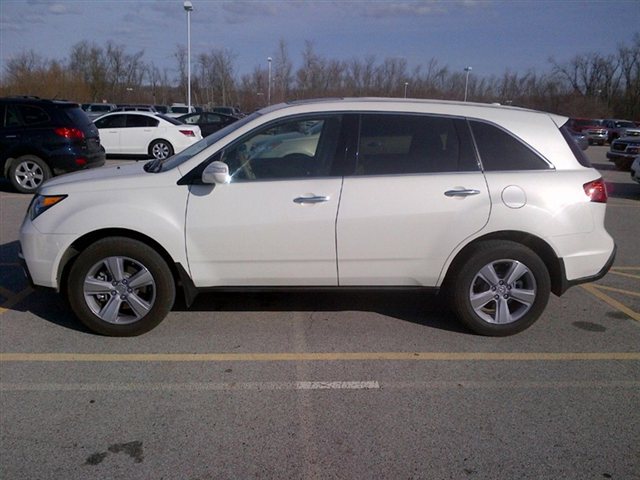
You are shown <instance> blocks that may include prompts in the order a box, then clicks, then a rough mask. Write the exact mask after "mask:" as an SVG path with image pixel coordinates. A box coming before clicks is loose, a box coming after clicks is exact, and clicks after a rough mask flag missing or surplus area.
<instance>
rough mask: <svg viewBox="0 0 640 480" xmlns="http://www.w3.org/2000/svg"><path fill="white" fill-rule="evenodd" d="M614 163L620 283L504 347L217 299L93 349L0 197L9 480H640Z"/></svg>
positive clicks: (630, 304) (635, 225)
mask: <svg viewBox="0 0 640 480" xmlns="http://www.w3.org/2000/svg"><path fill="white" fill-rule="evenodd" d="M605 152H606V148H604V147H591V148H589V150H588V151H587V153H588V155H589V156H590V157H591V158H592V161H594V164H595V166H596V167H597V168H598V169H599V170H600V171H601V172H602V174H603V176H604V178H605V180H606V181H607V182H608V186H609V190H610V194H611V197H610V199H609V203H608V211H607V219H606V223H607V228H608V230H609V232H610V233H611V234H612V235H613V236H614V238H615V240H616V242H617V245H618V256H617V258H616V262H615V265H614V267H613V269H612V271H611V272H610V273H609V274H608V275H607V276H606V277H604V278H603V279H602V280H600V281H598V282H596V283H594V284H590V285H587V286H585V287H581V286H579V287H574V288H572V289H570V290H569V291H568V292H567V293H566V294H565V295H564V296H562V297H561V298H557V297H553V296H552V298H551V300H550V303H549V306H548V308H547V310H546V312H545V313H544V315H543V316H542V318H541V319H540V320H539V321H538V322H537V323H536V324H535V325H534V326H533V327H531V328H530V329H529V330H527V331H525V332H522V333H520V334H518V335H516V336H513V337H508V338H500V339H496V338H484V337H480V336H476V335H472V334H471V333H469V332H468V331H466V330H465V329H464V328H462V327H461V326H460V325H459V324H458V323H457V322H456V321H455V319H454V318H453V317H452V315H451V313H450V312H449V311H448V310H447V309H446V307H445V305H444V303H443V302H442V301H441V300H440V299H438V298H436V297H425V296H422V295H417V294H415V293H406V294H399V293H386V294H375V295H372V294H367V293H358V294H346V293H338V294H336V293H322V294H310V293H304V294H288V295H287V294H251V295H247V294H214V295H209V296H206V297H200V298H199V299H198V300H197V301H196V304H195V305H194V306H193V307H192V308H191V309H190V310H186V309H185V308H184V307H181V306H180V305H177V306H176V308H175V310H174V311H173V312H172V313H171V314H170V315H169V316H168V318H167V319H166V320H165V321H164V322H163V323H162V324H160V326H159V327H157V328H156V329H155V330H153V331H151V332H149V333H148V334H146V335H144V336H141V337H137V338H130V339H114V338H105V337H100V336H97V335H93V334H91V333H89V332H87V331H86V330H85V329H83V327H82V326H80V325H79V324H78V323H77V322H76V320H74V318H73V316H72V314H71V313H70V311H69V309H68V308H67V307H66V306H65V303H64V302H63V301H62V299H60V298H59V297H58V296H57V295H56V294H55V293H51V292H42V291H32V290H31V289H30V288H29V287H28V285H27V283H26V281H25V280H24V278H23V277H22V274H21V272H20V268H19V266H18V265H17V263H16V258H15V254H16V252H17V248H18V245H17V239H18V229H19V225H20V222H21V219H22V216H23V215H24V212H25V210H26V208H27V204H28V202H29V200H30V198H29V197H28V196H24V195H19V194H15V193H11V192H10V190H9V188H8V186H7V184H6V183H3V184H0V220H1V223H0V225H1V230H0V267H1V268H0V272H1V273H0V478H2V479H3V480H4V479H7V480H8V479H27V478H28V479H50V478H55V479H58V478H64V479H69V480H71V479H91V478H110V479H119V478H122V479H162V478H164V479H189V480H196V479H198V480H201V479H248V478H263V479H269V478H278V479H284V478H286V479H329V478H340V479H372V478H375V479H497V478H504V479H558V478H562V479H581V480H582V479H605V478H614V479H624V480H627V479H639V478H640V441H639V440H638V439H639V438H640V248H639V243H638V238H640V185H638V184H636V183H634V182H632V181H631V180H630V178H629V174H628V172H619V171H616V170H615V169H614V168H612V166H610V165H609V164H608V163H607V162H606V158H605ZM110 162H111V161H110Z"/></svg>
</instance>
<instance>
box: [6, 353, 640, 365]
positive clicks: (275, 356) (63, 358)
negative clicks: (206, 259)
mask: <svg viewBox="0 0 640 480" xmlns="http://www.w3.org/2000/svg"><path fill="white" fill-rule="evenodd" d="M625 360H626V361H639V360H640V352H502V353H498V352H331V353H324V352H318V353H310V352H299V353H295V352H290V353H120V354H118V353H0V362H47V363H58V362H93V363H109V362H315V361H320V362H331V361H427V362H471V361H489V362H496V361H498V362H499V361H511V362H513V361H516V362H540V361H558V362H562V361H625Z"/></svg>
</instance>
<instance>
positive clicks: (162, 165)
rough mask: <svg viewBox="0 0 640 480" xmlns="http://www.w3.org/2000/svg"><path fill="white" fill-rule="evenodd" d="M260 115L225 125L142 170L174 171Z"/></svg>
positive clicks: (156, 171)
mask: <svg viewBox="0 0 640 480" xmlns="http://www.w3.org/2000/svg"><path fill="white" fill-rule="evenodd" d="M260 115H261V114H260V113H258V112H256V113H253V114H251V115H249V116H248V117H244V118H243V119H241V120H238V121H237V122H234V123H232V124H230V125H227V126H226V127H224V128H222V129H220V130H218V131H217V132H214V133H212V134H211V135H208V136H206V137H204V138H203V139H202V140H200V141H199V142H197V143H194V144H193V145H191V146H190V147H189V148H187V149H185V150H183V151H182V152H180V153H178V154H176V155H174V156H173V157H169V158H167V159H166V160H152V161H151V162H148V163H147V164H145V166H144V169H145V170H146V171H147V172H152V173H158V172H166V171H167V170H171V169H174V168H176V167H177V166H178V165H182V164H183V163H184V162H186V161H187V160H189V159H190V158H191V157H193V156H194V155H197V154H198V153H200V152H202V151H203V150H204V149H205V148H208V147H210V146H211V145H213V144H214V143H216V142H217V141H218V140H220V139H222V138H224V137H225V136H227V135H229V134H230V133H231V132H233V131H235V130H237V129H238V128H240V127H242V126H243V125H246V124H247V123H249V122H251V121H252V120H254V119H256V118H258V117H259V116H260Z"/></svg>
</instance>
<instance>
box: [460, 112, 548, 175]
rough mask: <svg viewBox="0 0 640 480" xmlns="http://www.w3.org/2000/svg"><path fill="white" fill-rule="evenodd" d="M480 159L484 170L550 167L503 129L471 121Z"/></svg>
mask: <svg viewBox="0 0 640 480" xmlns="http://www.w3.org/2000/svg"><path fill="white" fill-rule="evenodd" d="M469 123H470V124H471V130H472V131H473V137H474V139H475V141H476V145H477V147H478V152H479V154H480V161H481V162H482V166H483V168H484V169H485V170H486V171H501V170H502V171H503V170H547V169H549V168H551V167H550V166H549V164H548V163H547V162H545V161H544V160H543V159H542V158H541V157H540V156H539V155H538V154H537V153H535V152H534V151H533V150H531V149H530V148H529V147H528V146H526V145H525V144H524V143H522V142H521V141H520V140H518V139H516V138H515V137H513V136H511V135H510V134H508V133H507V132H505V131H504V130H501V129H499V128H498V127H495V126H493V125H489V124H488V123H483V122H476V121H471V122H469Z"/></svg>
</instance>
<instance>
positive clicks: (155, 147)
mask: <svg viewBox="0 0 640 480" xmlns="http://www.w3.org/2000/svg"><path fill="white" fill-rule="evenodd" d="M149 155H151V156H152V157H153V158H155V159H157V160H164V159H165V158H169V157H170V156H171V155H173V147H172V146H171V144H170V143H169V142H167V141H166V140H155V141H154V142H152V143H151V145H149Z"/></svg>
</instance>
